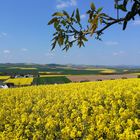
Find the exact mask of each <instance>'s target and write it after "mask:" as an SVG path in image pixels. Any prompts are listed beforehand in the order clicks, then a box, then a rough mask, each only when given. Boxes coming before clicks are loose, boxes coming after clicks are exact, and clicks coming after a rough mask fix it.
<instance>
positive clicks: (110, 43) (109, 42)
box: [105, 41, 119, 46]
mask: <svg viewBox="0 0 140 140" xmlns="http://www.w3.org/2000/svg"><path fill="white" fill-rule="evenodd" d="M118 44H119V43H118V42H117V41H107V42H105V45H107V46H116V45H118Z"/></svg>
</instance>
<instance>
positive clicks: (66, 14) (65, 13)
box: [63, 10, 70, 18]
mask: <svg viewBox="0 0 140 140" xmlns="http://www.w3.org/2000/svg"><path fill="white" fill-rule="evenodd" d="M63 14H64V15H65V16H66V17H67V18H70V16H69V14H68V13H67V12H66V11H64V10H63Z"/></svg>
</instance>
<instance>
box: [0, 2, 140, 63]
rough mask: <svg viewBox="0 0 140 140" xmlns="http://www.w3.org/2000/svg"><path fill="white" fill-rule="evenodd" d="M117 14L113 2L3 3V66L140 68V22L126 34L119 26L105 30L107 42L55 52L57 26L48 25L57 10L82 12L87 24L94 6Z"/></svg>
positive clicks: (0, 54)
mask: <svg viewBox="0 0 140 140" xmlns="http://www.w3.org/2000/svg"><path fill="white" fill-rule="evenodd" d="M92 1H94V2H95V3H96V5H97V6H98V7H104V10H103V11H104V12H107V13H108V14H110V15H115V13H116V11H115V10H114V9H113V0H112V2H111V1H110V2H108V3H107V1H105V0H0V63H5V62H10V63H17V62H24V63H41V64H45V63H59V64H69V63H71V64H91V65H121V64H123V65H124V64H125V65H140V61H139V60H140V39H139V36H140V19H139V17H137V19H136V20H135V21H132V22H130V23H129V24H128V28H127V30H126V31H122V27H121V26H119V25H117V26H113V27H111V28H110V29H109V30H106V31H105V34H104V35H103V36H102V40H103V41H97V40H95V39H94V37H92V38H90V39H89V41H88V42H87V43H86V47H83V48H81V49H79V48H78V47H77V46H74V47H73V48H72V49H70V50H69V51H68V52H65V51H61V49H60V48H59V47H57V48H56V49H55V50H54V51H51V46H50V44H51V42H50V40H51V39H52V34H53V31H54V30H53V27H51V26H47V23H48V21H49V20H50V19H51V15H52V14H53V13H54V12H56V11H61V10H64V9H65V10H66V11H68V12H71V11H73V10H74V9H76V8H77V7H78V8H79V9H80V11H81V17H82V22H83V24H85V23H86V21H87V15H85V13H86V11H87V10H88V8H89V6H90V3H91V2H92Z"/></svg>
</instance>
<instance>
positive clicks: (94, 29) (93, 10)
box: [48, 0, 140, 51]
mask: <svg viewBox="0 0 140 140" xmlns="http://www.w3.org/2000/svg"><path fill="white" fill-rule="evenodd" d="M114 1H115V4H114V7H115V9H116V10H117V17H111V16H109V15H108V14H106V13H103V12H102V11H103V8H102V7H100V8H97V7H96V6H95V5H94V3H91V5H90V9H89V10H88V11H87V15H88V21H87V27H86V28H85V27H83V25H82V22H81V19H80V12H79V10H78V9H76V11H73V12H72V14H71V15H70V14H69V13H67V12H66V11H64V10H63V11H62V12H56V13H54V14H53V15H52V17H53V18H52V19H51V20H50V21H49V23H48V25H51V24H53V25H54V28H55V31H56V32H55V33H54V34H53V39H52V49H54V48H55V47H56V45H57V44H58V45H59V46H60V47H61V46H64V47H63V48H62V49H63V50H66V51H67V50H68V49H69V48H71V47H72V46H74V44H76V45H77V46H79V47H81V46H85V45H84V44H85V42H86V41H88V35H90V36H93V35H94V34H95V35H96V36H95V38H96V39H99V40H101V38H100V36H101V35H102V34H103V31H104V30H106V29H107V28H109V27H110V26H112V25H113V24H117V23H119V24H121V23H123V30H125V29H126V27H127V23H128V22H129V21H130V20H134V18H135V16H136V15H139V16H140V0H114ZM128 5H131V6H128ZM128 7H130V8H128ZM119 11H121V12H125V13H126V14H125V16H124V17H119Z"/></svg>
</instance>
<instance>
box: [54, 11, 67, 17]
mask: <svg viewBox="0 0 140 140" xmlns="http://www.w3.org/2000/svg"><path fill="white" fill-rule="evenodd" d="M52 16H58V17H63V16H65V15H64V14H63V13H61V12H56V13H54V14H53V15H52Z"/></svg>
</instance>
